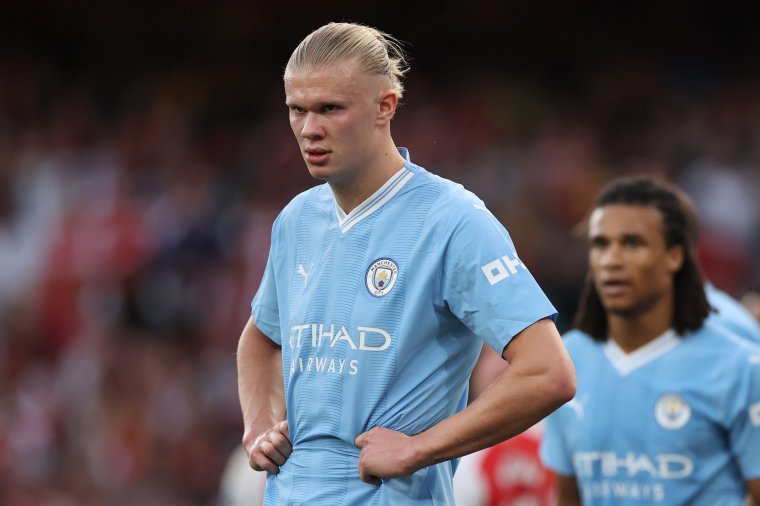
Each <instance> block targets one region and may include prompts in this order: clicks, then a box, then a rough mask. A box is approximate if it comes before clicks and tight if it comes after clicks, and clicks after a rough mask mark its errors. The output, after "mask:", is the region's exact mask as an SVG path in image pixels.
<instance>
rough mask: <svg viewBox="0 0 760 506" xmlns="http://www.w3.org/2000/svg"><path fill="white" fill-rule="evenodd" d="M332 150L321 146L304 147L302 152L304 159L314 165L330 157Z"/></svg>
mask: <svg viewBox="0 0 760 506" xmlns="http://www.w3.org/2000/svg"><path fill="white" fill-rule="evenodd" d="M330 153H332V151H330V150H327V149H322V148H306V149H305V150H304V154H305V157H306V161H307V162H309V163H313V164H315V165H320V164H323V163H325V162H326V161H327V159H328V158H329V157H330Z"/></svg>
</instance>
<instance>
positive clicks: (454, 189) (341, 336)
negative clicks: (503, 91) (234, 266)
mask: <svg viewBox="0 0 760 506" xmlns="http://www.w3.org/2000/svg"><path fill="white" fill-rule="evenodd" d="M402 153H404V154H405V155H406V153H405V152H404V151H402ZM406 156H407V163H406V164H405V165H404V167H403V168H402V169H401V170H399V172H397V173H396V174H395V175H394V176H393V177H392V178H391V179H390V180H389V181H388V182H387V183H386V184H385V185H383V187H382V188H380V189H379V190H378V191H377V192H376V193H375V194H374V195H372V196H371V197H370V198H369V199H367V200H366V201H365V202H364V203H362V204H361V205H359V206H358V207H357V208H356V209H354V210H353V211H352V212H351V213H350V214H348V215H346V214H345V213H343V212H342V210H341V209H339V208H338V207H337V205H336V202H335V199H334V197H333V193H332V191H331V189H330V187H329V185H327V184H323V185H320V186H317V187H314V188H312V189H310V190H308V191H306V192H304V193H302V194H301V195H299V196H297V197H296V198H295V199H293V200H292V201H291V202H290V204H288V206H286V207H285V209H284V210H283V211H282V213H281V214H280V215H279V216H278V218H277V219H276V220H275V223H274V225H273V230H272V245H271V250H270V254H269V260H268V263H267V267H266V271H265V274H264V277H263V279H262V282H261V286H260V288H259V291H258V292H257V294H256V296H255V297H254V300H253V302H252V312H253V316H254V318H255V320H256V325H257V327H258V328H259V329H260V330H261V331H262V332H263V333H264V334H266V335H267V336H269V338H270V339H272V340H273V341H274V342H276V343H277V344H279V345H281V348H282V359H283V364H282V365H283V375H284V380H285V397H286V405H287V413H288V422H289V428H290V437H291V441H292V444H293V453H292V454H291V455H290V458H288V460H287V462H286V463H285V464H284V465H283V466H281V468H280V472H279V474H277V475H276V476H270V477H269V478H268V483H267V491H266V504H270V505H273V504H288V505H290V504H308V505H310V506H311V505H342V504H346V505H348V504H351V505H354V504H356V505H402V504H419V505H441V504H453V492H452V485H451V482H452V473H453V463H452V462H444V463H441V464H437V465H434V466H431V467H429V468H425V469H422V470H420V471H418V472H416V473H415V474H414V475H412V476H410V477H406V478H397V479H388V480H383V483H382V485H379V486H374V485H369V484H367V483H364V482H362V481H360V480H359V475H358V471H357V463H358V457H359V452H360V450H359V449H358V448H356V447H355V446H354V439H355V438H356V436H358V435H359V434H361V433H362V432H364V431H367V430H369V429H371V428H372V427H375V426H382V427H387V428H390V429H394V430H397V431H401V432H404V433H406V434H410V435H411V434H416V433H419V432H422V431H424V430H426V429H428V428H429V427H431V426H433V425H435V424H436V423H438V422H440V421H441V420H443V419H444V418H447V417H449V416H451V415H453V414H454V413H455V412H457V411H459V410H461V409H462V408H463V407H464V406H465V404H466V397H467V382H468V378H469V376H470V373H471V371H472V369H473V367H474V365H475V362H476V360H477V358H478V355H479V352H480V348H481V345H482V341H483V340H485V341H486V342H488V344H490V345H491V346H492V347H493V348H494V349H496V350H498V351H499V352H500V353H501V351H502V350H503V349H504V347H505V346H506V345H507V344H508V343H509V342H510V340H511V339H512V337H513V336H515V335H516V334H518V333H519V332H520V331H522V330H523V329H525V328H526V327H528V326H529V325H531V324H532V323H534V322H536V321H538V320H540V319H542V318H545V317H552V318H554V317H555V316H556V312H555V309H554V307H553V306H552V305H551V303H550V302H549V301H548V299H547V298H546V296H545V295H544V293H543V292H542V291H541V289H540V288H539V286H538V285H537V283H536V281H535V280H534V279H533V277H532V276H531V274H530V272H529V271H528V270H527V269H526V267H525V265H524V264H523V263H522V262H521V261H520V259H519V257H518V256H517V253H516V251H515V247H514V245H513V243H512V241H511V239H510V237H509V235H508V234H507V231H506V230H505V229H504V227H503V226H502V225H501V224H500V223H499V222H498V221H497V220H496V219H495V218H494V216H493V215H492V214H491V213H490V212H489V211H488V210H487V209H486V208H485V206H484V204H483V202H482V201H481V200H480V199H478V198H477V197H476V196H475V195H473V194H472V193H470V192H468V191H466V190H465V189H464V188H463V187H462V186H460V185H458V184H454V183H452V182H450V181H447V180H445V179H442V178H440V177H438V176H435V175H433V174H430V173H429V172H427V171H425V170H424V169H423V168H421V167H419V166H417V165H414V164H412V163H411V162H409V161H408V155H406Z"/></svg>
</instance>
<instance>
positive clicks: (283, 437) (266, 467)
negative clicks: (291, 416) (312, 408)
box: [245, 420, 293, 474]
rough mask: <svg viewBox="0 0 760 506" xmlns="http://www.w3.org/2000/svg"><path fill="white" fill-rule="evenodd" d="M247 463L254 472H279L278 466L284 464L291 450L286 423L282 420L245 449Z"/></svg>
mask: <svg viewBox="0 0 760 506" xmlns="http://www.w3.org/2000/svg"><path fill="white" fill-rule="evenodd" d="M245 451H246V453H247V454H248V463H249V464H250V466H251V467H252V468H253V469H255V470H256V471H266V472H268V473H271V474H277V473H279V472H280V466H281V465H283V464H284V463H285V461H286V460H287V458H288V457H290V453H291V452H292V451H293V448H292V447H291V446H290V434H289V433H288V421H287V420H284V421H282V422H280V423H278V424H277V425H275V426H274V427H272V428H271V429H268V430H266V431H264V432H262V433H261V434H259V436H258V437H257V438H256V439H255V440H254V441H253V443H252V444H251V445H250V446H246V447H245Z"/></svg>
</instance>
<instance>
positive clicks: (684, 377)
mask: <svg viewBox="0 0 760 506" xmlns="http://www.w3.org/2000/svg"><path fill="white" fill-rule="evenodd" d="M676 339H677V338H676ZM684 344H685V343H680V342H679V341H674V342H672V343H670V344H665V343H663V346H662V348H661V349H660V350H656V349H654V350H649V351H650V352H651V353H648V354H643V355H639V356H634V357H629V358H631V360H622V361H618V362H616V361H615V359H614V357H613V358H611V357H610V355H609V354H608V353H605V351H604V348H603V347H602V346H599V345H588V346H586V347H584V348H585V351H584V352H582V353H578V352H577V351H576V352H575V353H572V355H573V360H574V361H575V362H576V363H577V364H579V366H578V368H577V375H578V377H577V384H578V388H577V393H576V397H575V398H574V399H573V400H572V401H571V402H570V403H568V405H567V406H565V407H563V408H562V409H563V413H562V416H563V417H564V418H565V427H566V428H565V430H564V436H565V438H566V439H567V444H568V447H569V448H570V449H571V450H572V453H573V466H574V469H575V473H576V477H577V478H578V481H579V487H580V489H581V494H582V496H583V498H584V504H586V503H588V504H651V503H654V504H668V505H670V504H706V505H707V504H717V503H715V502H714V501H715V498H714V497H715V496H710V495H709V494H711V493H713V492H714V491H715V489H716V487H717V488H722V489H723V493H722V494H720V495H718V496H717V497H720V498H721V499H720V501H719V503H720V504H732V503H731V502H730V501H731V500H734V499H736V500H737V501H738V502H737V504H741V496H742V492H741V488H742V485H741V480H737V479H731V477H732V476H731V475H733V474H735V473H737V472H738V471H737V469H736V465H735V463H734V462H733V461H732V457H731V453H730V449H729V447H728V443H727V440H726V439H727V436H726V430H725V428H724V427H723V426H722V425H723V422H722V420H721V417H722V416H723V415H722V413H723V406H722V401H721V398H723V397H725V396H726V395H729V393H728V392H729V391H728V388H729V384H728V383H727V382H726V381H727V377H726V375H725V371H722V370H721V369H722V368H721V367H716V366H715V365H714V364H715V360H714V357H710V356H709V355H710V354H709V353H708V352H706V351H704V350H702V351H700V350H699V349H698V348H697V347H693V346H685V345H684ZM697 378H699V379H697ZM707 385H711V387H706V386H707ZM710 497H713V498H712V499H711V498H710ZM727 501H728V502H727Z"/></svg>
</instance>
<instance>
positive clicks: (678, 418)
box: [654, 394, 691, 430]
mask: <svg viewBox="0 0 760 506" xmlns="http://www.w3.org/2000/svg"><path fill="white" fill-rule="evenodd" d="M654 417H655V418H656V419H657V423H659V424H660V426H661V427H663V428H665V429H669V430H676V429H680V428H681V427H683V426H684V425H686V422H688V421H689V418H691V406H689V405H688V404H687V403H686V401H685V400H684V399H683V397H681V396H680V395H678V394H665V395H663V396H662V397H660V398H659V399H657V403H656V404H655V406H654Z"/></svg>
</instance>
